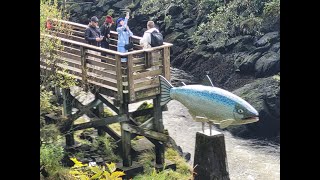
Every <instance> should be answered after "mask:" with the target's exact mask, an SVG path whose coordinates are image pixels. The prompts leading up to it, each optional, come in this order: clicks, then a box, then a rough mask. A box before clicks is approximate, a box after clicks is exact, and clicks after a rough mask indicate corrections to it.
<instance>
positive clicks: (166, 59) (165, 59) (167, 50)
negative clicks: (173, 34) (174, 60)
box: [162, 47, 170, 81]
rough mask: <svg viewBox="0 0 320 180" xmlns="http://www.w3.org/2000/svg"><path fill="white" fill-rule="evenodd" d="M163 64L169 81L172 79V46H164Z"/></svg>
mask: <svg viewBox="0 0 320 180" xmlns="http://www.w3.org/2000/svg"><path fill="white" fill-rule="evenodd" d="M162 64H163V69H162V71H163V73H162V74H163V75H164V77H165V78H166V79H167V80H168V81H170V48H169V47H165V48H163V58H162Z"/></svg>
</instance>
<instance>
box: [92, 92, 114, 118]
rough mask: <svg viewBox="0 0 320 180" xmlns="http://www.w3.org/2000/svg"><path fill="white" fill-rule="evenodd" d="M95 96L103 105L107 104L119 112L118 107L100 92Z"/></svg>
mask: <svg viewBox="0 0 320 180" xmlns="http://www.w3.org/2000/svg"><path fill="white" fill-rule="evenodd" d="M97 98H98V99H100V101H102V102H103V103H104V104H105V105H107V106H108V107H109V108H110V109H112V111H114V112H115V113H117V114H119V109H118V108H117V107H116V106H114V105H113V104H112V103H111V102H110V101H109V100H107V99H105V98H104V97H103V96H102V95H101V94H99V93H97Z"/></svg>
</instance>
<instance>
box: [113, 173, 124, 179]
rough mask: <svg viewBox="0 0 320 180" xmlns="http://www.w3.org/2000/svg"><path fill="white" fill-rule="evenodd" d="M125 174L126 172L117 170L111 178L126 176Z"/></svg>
mask: <svg viewBox="0 0 320 180" xmlns="http://www.w3.org/2000/svg"><path fill="white" fill-rule="evenodd" d="M124 175H125V173H124V172H122V171H115V172H113V173H112V174H111V176H110V177H111V179H118V178H119V177H121V176H124Z"/></svg>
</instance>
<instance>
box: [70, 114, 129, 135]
mask: <svg viewBox="0 0 320 180" xmlns="http://www.w3.org/2000/svg"><path fill="white" fill-rule="evenodd" d="M125 121H128V119H127V118H126V116H125V115H118V116H112V117H107V118H101V119H95V118H92V119H91V121H90V122H86V123H81V124H76V125H74V126H73V127H74V128H73V130H74V131H77V130H81V129H88V128H97V127H101V126H106V125H108V124H113V123H119V122H125Z"/></svg>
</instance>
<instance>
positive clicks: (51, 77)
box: [40, 0, 76, 89]
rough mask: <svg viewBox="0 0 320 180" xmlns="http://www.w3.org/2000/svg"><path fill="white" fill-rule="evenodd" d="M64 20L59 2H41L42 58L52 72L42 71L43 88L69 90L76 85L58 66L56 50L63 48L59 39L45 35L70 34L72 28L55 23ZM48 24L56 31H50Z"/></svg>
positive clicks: (49, 0)
mask: <svg viewBox="0 0 320 180" xmlns="http://www.w3.org/2000/svg"><path fill="white" fill-rule="evenodd" d="M67 16H68V15H67V14H66V15H65V18H62V12H61V10H60V9H59V7H58V2H57V0H41V1H40V34H41V36H40V58H41V60H42V61H43V63H44V64H45V66H46V67H48V69H49V68H50V69H51V71H45V70H43V69H41V71H40V82H41V85H42V86H43V87H45V88H46V89H49V88H50V87H52V86H57V87H61V88H67V87H71V86H74V85H76V82H75V79H74V78H73V77H72V76H71V75H70V74H68V73H66V70H65V69H64V68H62V67H58V66H57V61H56V59H57V58H58V55H57V51H56V50H62V49H63V46H62V45H61V42H60V40H59V39H54V38H50V37H47V36H45V35H53V36H55V35H56V33H59V32H63V33H65V34H70V28H69V27H68V26H66V25H62V24H61V22H57V21H54V20H56V19H58V20H60V19H66V18H67ZM47 23H49V24H50V25H51V26H54V27H55V31H50V30H48V28H46V27H47Z"/></svg>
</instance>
